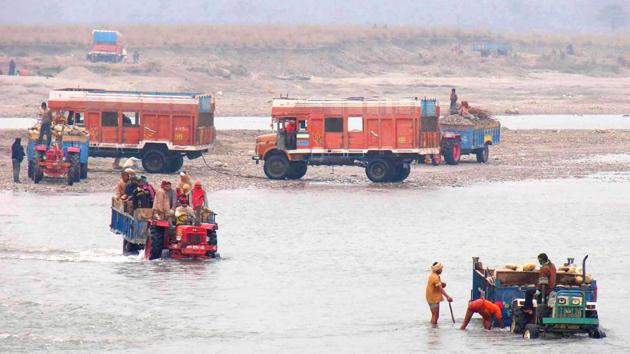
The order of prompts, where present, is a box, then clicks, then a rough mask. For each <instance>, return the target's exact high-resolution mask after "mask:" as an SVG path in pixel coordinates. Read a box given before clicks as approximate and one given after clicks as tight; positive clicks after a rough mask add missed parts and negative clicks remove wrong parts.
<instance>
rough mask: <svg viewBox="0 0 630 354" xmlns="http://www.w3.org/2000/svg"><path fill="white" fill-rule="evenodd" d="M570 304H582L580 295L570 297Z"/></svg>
mask: <svg viewBox="0 0 630 354" xmlns="http://www.w3.org/2000/svg"><path fill="white" fill-rule="evenodd" d="M571 304H572V305H576V306H577V305H582V298H581V297H574V298H572V299H571Z"/></svg>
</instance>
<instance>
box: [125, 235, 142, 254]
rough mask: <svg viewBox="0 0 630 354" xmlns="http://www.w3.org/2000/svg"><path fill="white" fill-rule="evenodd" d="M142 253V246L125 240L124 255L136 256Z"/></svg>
mask: <svg viewBox="0 0 630 354" xmlns="http://www.w3.org/2000/svg"><path fill="white" fill-rule="evenodd" d="M139 251H140V246H139V245H136V244H135V243H131V242H129V241H127V240H125V239H124V238H123V255H125V256H136V255H138V253H139Z"/></svg>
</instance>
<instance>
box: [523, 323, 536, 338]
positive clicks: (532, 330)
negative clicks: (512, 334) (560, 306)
mask: <svg viewBox="0 0 630 354" xmlns="http://www.w3.org/2000/svg"><path fill="white" fill-rule="evenodd" d="M538 337H540V329H539V328H538V326H537V325H535V324H533V323H528V324H527V326H525V330H524V331H523V338H525V339H536V338H538Z"/></svg>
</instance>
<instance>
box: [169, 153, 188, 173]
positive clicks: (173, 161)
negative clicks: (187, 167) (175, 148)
mask: <svg viewBox="0 0 630 354" xmlns="http://www.w3.org/2000/svg"><path fill="white" fill-rule="evenodd" d="M182 166H184V156H182V155H179V154H177V155H172V156H170V157H169V158H168V160H167V162H166V172H168V173H175V172H177V171H179V169H180V168H182Z"/></svg>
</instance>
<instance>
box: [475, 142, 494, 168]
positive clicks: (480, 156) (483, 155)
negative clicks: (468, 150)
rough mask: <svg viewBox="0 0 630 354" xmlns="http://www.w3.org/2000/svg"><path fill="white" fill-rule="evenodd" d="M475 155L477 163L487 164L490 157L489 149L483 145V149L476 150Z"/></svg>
mask: <svg viewBox="0 0 630 354" xmlns="http://www.w3.org/2000/svg"><path fill="white" fill-rule="evenodd" d="M475 154H476V155H477V162H479V163H486V162H488V158H489V157H490V149H489V148H488V144H486V145H484V147H482V148H480V149H477V150H476V151H475Z"/></svg>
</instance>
